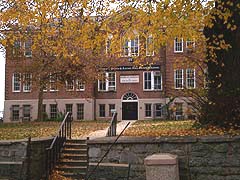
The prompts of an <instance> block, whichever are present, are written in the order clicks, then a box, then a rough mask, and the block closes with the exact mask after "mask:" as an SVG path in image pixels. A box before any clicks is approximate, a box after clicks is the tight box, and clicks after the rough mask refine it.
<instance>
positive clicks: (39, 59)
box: [0, 0, 110, 120]
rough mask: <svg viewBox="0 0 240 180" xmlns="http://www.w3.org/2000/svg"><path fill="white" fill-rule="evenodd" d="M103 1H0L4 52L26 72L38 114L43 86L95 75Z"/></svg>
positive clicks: (101, 41)
mask: <svg viewBox="0 0 240 180" xmlns="http://www.w3.org/2000/svg"><path fill="white" fill-rule="evenodd" d="M109 7H110V4H109V3H108V2H107V1H94V2H93V1H80V0H79V1H66V0H57V1H56V0H46V1H38V0H36V1H35V0H19V1H15V0H10V1H9V0H7V1H5V0H3V1H1V7H0V8H1V9H0V19H1V22H0V23H1V24H0V27H1V28H0V29H1V35H2V37H1V40H0V41H1V43H0V44H1V46H2V47H5V48H6V49H7V50H8V51H7V52H9V53H10V57H11V58H9V60H11V61H12V62H11V63H15V67H16V71H18V72H22V73H21V74H25V73H28V74H31V81H32V82H33V88H35V89H34V90H37V91H38V92H39V93H38V119H39V120H42V118H43V117H42V102H43V92H44V90H45V89H51V90H56V89H57V85H65V81H66V80H71V79H73V78H77V79H78V80H79V81H82V82H85V81H87V80H88V79H91V80H93V79H94V78H95V77H96V76H97V71H96V68H97V67H100V66H101V65H102V63H103V62H104V60H105V59H104V58H103V57H102V48H103V46H102V45H103V44H105V38H104V37H105V33H104V32H103V31H102V30H101V26H102V24H103V23H102V22H103V19H104V18H99V17H106V13H107V12H108V9H109ZM22 80H23V81H24V78H22ZM28 81H29V80H28Z"/></svg>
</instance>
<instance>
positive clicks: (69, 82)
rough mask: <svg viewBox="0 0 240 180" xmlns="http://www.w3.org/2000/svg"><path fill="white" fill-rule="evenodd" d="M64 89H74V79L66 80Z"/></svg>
mask: <svg viewBox="0 0 240 180" xmlns="http://www.w3.org/2000/svg"><path fill="white" fill-rule="evenodd" d="M66 90H67V91H74V80H67V81H66Z"/></svg>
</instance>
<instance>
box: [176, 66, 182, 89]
mask: <svg viewBox="0 0 240 180" xmlns="http://www.w3.org/2000/svg"><path fill="white" fill-rule="evenodd" d="M177 71H182V77H181V78H176V75H177ZM178 79H179V80H181V81H182V82H181V84H182V87H177V86H176V85H177V80H178ZM174 87H175V89H183V87H184V72H183V69H175V70H174Z"/></svg>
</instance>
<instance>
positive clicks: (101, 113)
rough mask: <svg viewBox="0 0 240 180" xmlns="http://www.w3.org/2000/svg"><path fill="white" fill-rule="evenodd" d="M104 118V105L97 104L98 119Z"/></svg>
mask: <svg viewBox="0 0 240 180" xmlns="http://www.w3.org/2000/svg"><path fill="white" fill-rule="evenodd" d="M105 116H106V111H105V104H99V117H105Z"/></svg>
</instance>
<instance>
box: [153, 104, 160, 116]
mask: <svg viewBox="0 0 240 180" xmlns="http://www.w3.org/2000/svg"><path fill="white" fill-rule="evenodd" d="M154 106H155V109H154V111H155V117H161V116H162V104H160V103H157V104H155V105H154Z"/></svg>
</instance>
